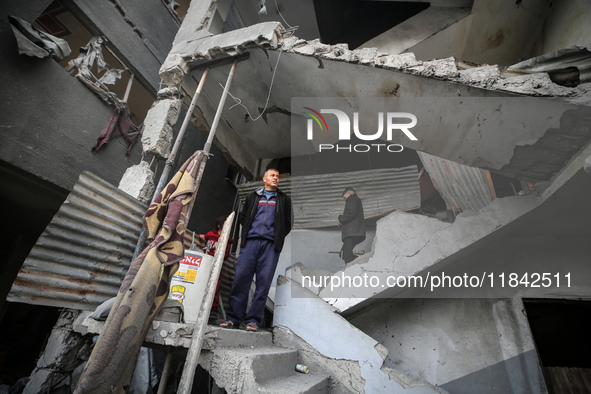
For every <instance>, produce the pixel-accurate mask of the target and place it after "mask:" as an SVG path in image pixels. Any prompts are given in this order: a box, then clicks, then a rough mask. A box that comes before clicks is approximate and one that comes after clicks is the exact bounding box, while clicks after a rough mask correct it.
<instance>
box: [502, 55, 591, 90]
mask: <svg viewBox="0 0 591 394" xmlns="http://www.w3.org/2000/svg"><path fill="white" fill-rule="evenodd" d="M571 69H572V70H571ZM519 71H526V72H528V73H532V72H547V73H548V74H549V75H550V78H551V79H552V80H553V81H554V82H556V83H558V84H561V85H565V86H577V85H578V84H579V83H589V82H591V52H589V51H588V50H587V49H586V48H585V47H581V46H577V45H575V46H571V47H568V48H564V49H560V50H558V51H556V52H552V53H547V54H544V55H542V56H537V57H534V58H531V59H527V60H525V61H523V62H520V63H517V64H514V65H512V66H510V67H509V68H508V69H507V70H506V71H505V73H507V74H511V73H519ZM572 71H574V72H575V73H574V74H573V72H572Z"/></svg>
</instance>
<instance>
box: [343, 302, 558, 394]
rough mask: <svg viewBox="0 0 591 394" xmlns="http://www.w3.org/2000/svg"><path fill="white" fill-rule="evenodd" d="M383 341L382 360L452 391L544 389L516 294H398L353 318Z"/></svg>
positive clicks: (479, 391)
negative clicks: (478, 296)
mask: <svg viewBox="0 0 591 394" xmlns="http://www.w3.org/2000/svg"><path fill="white" fill-rule="evenodd" d="M351 323H352V324H354V325H355V326H356V327H357V328H359V329H360V330H362V331H363V332H365V333H366V334H367V335H369V336H370V337H372V338H374V339H375V340H376V341H378V342H380V343H381V344H382V345H384V346H385V347H386V348H387V349H388V356H387V357H386V360H385V362H384V365H386V366H389V367H392V368H397V369H399V370H402V371H404V372H406V373H409V374H412V375H417V376H421V377H422V378H424V379H425V380H427V381H429V382H431V383H433V384H435V385H437V386H440V387H442V388H443V389H445V390H447V391H449V392H450V393H458V394H462V393H474V392H478V393H487V392H503V393H545V392H546V387H545V384H544V378H543V376H542V371H541V369H540V367H539V360H538V357H537V354H536V350H535V346H534V342H533V338H532V334H531V332H530V329H529V323H528V321H527V317H526V315H525V308H524V307H523V303H522V301H521V300H520V299H512V300H498V299H396V300H389V301H387V302H385V303H383V304H381V305H379V306H377V307H375V308H373V309H371V310H369V311H367V312H365V313H363V314H362V315H361V316H359V317H357V318H355V319H353V320H352V321H351Z"/></svg>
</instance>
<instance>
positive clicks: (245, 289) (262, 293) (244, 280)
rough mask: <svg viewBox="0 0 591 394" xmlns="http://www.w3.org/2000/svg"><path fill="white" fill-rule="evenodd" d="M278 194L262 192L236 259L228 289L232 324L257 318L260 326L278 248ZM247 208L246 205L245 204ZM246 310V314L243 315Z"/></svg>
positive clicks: (277, 255) (228, 316)
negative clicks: (231, 281)
mask: <svg viewBox="0 0 591 394" xmlns="http://www.w3.org/2000/svg"><path fill="white" fill-rule="evenodd" d="M276 204H277V195H276V193H274V194H273V195H269V193H268V192H267V193H264V192H263V193H261V195H260V200H259V201H258V205H257V206H256V208H255V207H252V208H253V209H256V213H254V218H253V220H252V224H251V226H250V229H249V230H248V234H247V237H246V245H245V246H244V247H243V248H242V249H241V250H240V255H239V256H238V261H237V263H236V275H235V277H234V283H233V285H232V290H231V291H230V300H229V302H230V310H229V311H228V313H227V318H228V320H231V321H232V322H233V323H234V324H235V325H238V324H240V322H241V321H243V320H244V321H245V322H246V323H247V324H248V323H249V322H256V323H257V324H258V325H259V326H260V325H261V320H262V317H263V313H264V311H265V305H266V302H267V295H268V293H269V289H270V288H271V284H272V280H273V276H274V275H275V269H276V268H277V262H278V261H279V254H280V251H278V250H276V248H275V245H274V238H275V235H274V234H275V226H274V223H275V212H276V209H275V208H276ZM246 208H248V207H246ZM255 274H256V290H255V294H254V298H253V300H252V304H251V306H250V309H249V310H248V314H246V307H247V304H248V293H249V290H250V285H251V283H252V279H253V277H254V275H255ZM245 314H246V316H245Z"/></svg>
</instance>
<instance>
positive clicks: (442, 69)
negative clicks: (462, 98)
mask: <svg viewBox="0 0 591 394" xmlns="http://www.w3.org/2000/svg"><path fill="white" fill-rule="evenodd" d="M409 69H410V70H412V71H416V72H418V73H419V74H420V75H422V76H424V77H436V78H442V79H454V78H457V77H459V75H460V73H459V71H458V69H457V68H456V62H455V59H454V58H453V57H450V58H447V59H438V60H432V61H429V62H424V63H423V64H421V65H418V66H411V67H409Z"/></svg>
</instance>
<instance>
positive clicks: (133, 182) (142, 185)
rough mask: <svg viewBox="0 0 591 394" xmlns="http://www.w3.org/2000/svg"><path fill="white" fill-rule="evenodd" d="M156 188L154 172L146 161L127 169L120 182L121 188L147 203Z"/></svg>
mask: <svg viewBox="0 0 591 394" xmlns="http://www.w3.org/2000/svg"><path fill="white" fill-rule="evenodd" d="M154 188H155V185H154V172H153V171H152V170H151V169H150V165H149V164H148V163H147V162H145V161H142V162H140V164H137V165H135V166H131V167H129V168H128V169H127V170H125V173H124V174H123V177H122V178H121V182H119V189H121V190H123V191H124V192H125V193H127V194H129V195H130V196H132V197H135V198H137V199H138V200H139V201H141V202H143V203H145V204H148V203H150V200H151V198H152V195H153V194H154Z"/></svg>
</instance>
